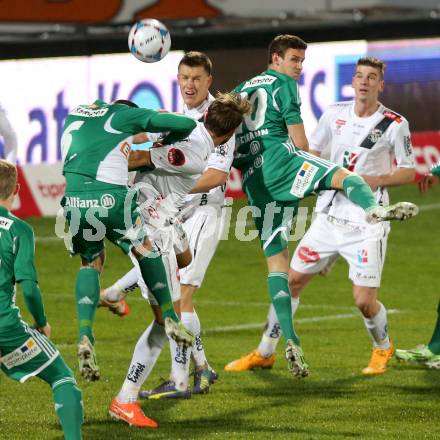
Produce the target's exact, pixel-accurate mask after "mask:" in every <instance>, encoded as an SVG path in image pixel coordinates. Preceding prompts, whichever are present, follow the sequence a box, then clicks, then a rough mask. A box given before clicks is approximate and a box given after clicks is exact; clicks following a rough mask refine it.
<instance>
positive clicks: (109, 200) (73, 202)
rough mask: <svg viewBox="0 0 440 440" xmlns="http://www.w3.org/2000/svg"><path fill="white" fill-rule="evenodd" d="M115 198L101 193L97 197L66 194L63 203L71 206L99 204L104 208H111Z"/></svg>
mask: <svg viewBox="0 0 440 440" xmlns="http://www.w3.org/2000/svg"><path fill="white" fill-rule="evenodd" d="M115 203H116V202H115V198H114V197H113V196H112V195H111V194H103V195H102V196H101V198H100V200H98V199H87V200H84V199H81V198H79V197H70V196H67V197H66V198H65V205H64V206H69V207H71V208H99V207H100V206H102V207H104V208H113V206H114V205H115Z"/></svg>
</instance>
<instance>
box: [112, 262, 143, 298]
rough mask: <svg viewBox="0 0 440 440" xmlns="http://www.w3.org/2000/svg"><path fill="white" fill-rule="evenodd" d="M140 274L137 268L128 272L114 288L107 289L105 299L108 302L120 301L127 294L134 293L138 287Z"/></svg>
mask: <svg viewBox="0 0 440 440" xmlns="http://www.w3.org/2000/svg"><path fill="white" fill-rule="evenodd" d="M137 282H138V272H137V270H136V268H135V267H133V269H131V270H130V271H129V272H127V273H126V274H125V275H124V276H123V277H122V278H120V279H119V280H118V281H116V283H115V284H113V286H110V287H108V288H107V289H105V299H106V300H107V301H112V302H114V301H120V300H121V299H122V298H124V296H125V295H124V294H125V293H129V292H131V291H133V290H134V289H135V288H136V287H137Z"/></svg>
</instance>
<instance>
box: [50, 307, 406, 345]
mask: <svg viewBox="0 0 440 440" xmlns="http://www.w3.org/2000/svg"><path fill="white" fill-rule="evenodd" d="M387 313H388V315H394V314H396V313H402V311H401V310H397V309H389V310H387ZM358 317H359V312H358V313H340V314H338V315H327V316H312V317H310V318H299V319H295V323H299V324H307V323H309V322H321V321H336V320H339V319H351V318H358ZM264 325H265V323H264V322H252V323H249V324H238V325H225V326H219V327H211V328H207V329H206V330H202V334H203V335H212V334H216V333H233V332H236V331H240V330H255V329H261V328H263V327H264ZM74 346H76V344H57V347H59V348H68V347H74Z"/></svg>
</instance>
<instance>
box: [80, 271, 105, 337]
mask: <svg viewBox="0 0 440 440" xmlns="http://www.w3.org/2000/svg"><path fill="white" fill-rule="evenodd" d="M75 292H76V310H77V314H78V322H79V339H81V338H82V337H83V336H87V337H88V338H89V339H90V342H91V343H92V344H94V343H95V337H94V336H93V331H92V327H93V323H94V321H95V315H96V308H97V307H98V304H99V272H98V271H97V270H95V269H93V268H92V267H86V268H83V269H80V271H79V272H78V276H77V277H76V286H75Z"/></svg>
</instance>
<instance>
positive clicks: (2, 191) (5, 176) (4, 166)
mask: <svg viewBox="0 0 440 440" xmlns="http://www.w3.org/2000/svg"><path fill="white" fill-rule="evenodd" d="M16 185H17V168H15V165H13V164H12V163H11V162H8V161H7V160H3V159H0V200H6V199H7V198H8V197H9V196H10V195H11V194H12V193H13V192H14V190H15V186H16Z"/></svg>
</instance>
